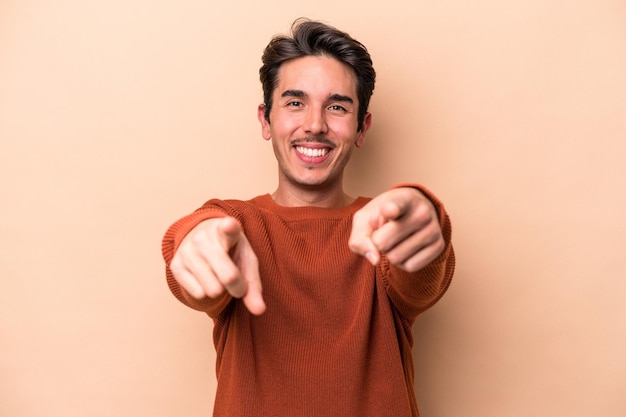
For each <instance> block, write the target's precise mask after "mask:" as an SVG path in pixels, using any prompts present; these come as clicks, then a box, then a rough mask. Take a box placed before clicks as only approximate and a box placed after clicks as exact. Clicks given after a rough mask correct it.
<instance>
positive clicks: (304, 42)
mask: <svg viewBox="0 0 626 417" xmlns="http://www.w3.org/2000/svg"><path fill="white" fill-rule="evenodd" d="M311 55H312V56H329V57H332V58H335V59H337V60H338V61H340V62H342V63H344V64H346V65H348V66H349V67H351V68H352V69H353V70H354V73H355V75H356V81H357V87H356V88H357V98H358V100H359V107H358V116H357V121H358V128H357V129H358V130H359V131H360V130H361V129H362V128H363V120H364V119H365V113H366V112H367V109H368V107H369V102H370V98H371V97H372V94H373V92H374V83H375V81H376V72H375V71H374V67H373V65H372V59H371V57H370V54H369V52H368V51H367V48H365V46H364V45H363V44H362V43H360V42H359V41H357V40H356V39H354V38H352V37H351V36H350V35H348V34H347V33H345V32H342V31H340V30H338V29H336V28H334V27H332V26H329V25H327V24H325V23H321V22H316V21H312V20H309V19H304V18H301V19H297V20H296V21H295V22H294V23H293V25H292V26H291V34H290V36H286V35H277V36H275V37H274V38H273V39H272V40H271V41H270V42H269V43H268V44H267V46H266V47H265V50H264V51H263V56H262V62H263V65H262V66H261V68H260V69H259V75H260V78H261V84H262V87H263V102H264V104H265V114H264V117H265V119H266V120H268V121H269V115H270V111H271V109H272V104H273V103H272V94H273V93H274V90H275V89H276V87H277V85H278V71H279V69H280V66H281V65H282V64H283V63H284V62H286V61H288V60H290V59H294V58H300V57H304V56H311Z"/></svg>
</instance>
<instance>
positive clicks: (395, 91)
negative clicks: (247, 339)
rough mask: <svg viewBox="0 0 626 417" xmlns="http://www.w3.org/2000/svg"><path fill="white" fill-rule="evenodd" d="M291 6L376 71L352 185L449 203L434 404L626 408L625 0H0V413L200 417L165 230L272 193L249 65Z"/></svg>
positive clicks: (423, 347) (433, 323)
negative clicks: (416, 186) (368, 125)
mask: <svg viewBox="0 0 626 417" xmlns="http://www.w3.org/2000/svg"><path fill="white" fill-rule="evenodd" d="M300 16H308V17H311V18H314V19H320V20H323V21H325V22H327V23H330V24H333V25H335V26H338V27H339V28H341V29H343V30H346V31H348V32H349V33H351V34H352V35H353V36H355V37H356V38H357V39H359V40H361V41H362V42H363V43H364V44H365V45H367V47H368V49H369V50H370V52H371V54H372V56H373V59H374V64H375V67H376V70H377V72H378V80H377V85H376V90H375V92H374V96H373V99H372V103H371V108H370V110H371V111H372V113H373V123H374V125H373V128H372V129H371V131H370V132H369V133H368V136H367V137H366V143H365V146H364V148H362V149H359V150H358V151H357V152H356V154H355V156H354V159H353V163H352V165H351V167H350V168H349V171H348V174H347V190H348V191H349V193H351V194H353V195H375V194H377V193H379V192H381V191H383V190H385V189H387V188H388V187H390V186H392V185H394V184H396V183H399V182H405V181H415V182H421V183H423V184H425V185H426V186H427V187H429V188H430V189H432V190H433V191H434V192H435V193H436V194H437V195H438V196H439V197H440V198H441V199H442V200H443V201H444V202H445V204H446V207H447V209H448V211H449V212H450V215H451V218H452V222H453V233H454V244H455V248H456V252H457V256H458V267H457V272H456V276H455V278H454V281H453V284H452V286H451V288H450V290H449V292H448V294H447V295H446V296H445V297H444V299H443V300H442V301H441V302H440V303H439V304H438V305H436V306H435V307H434V308H433V309H432V310H430V311H429V312H427V313H425V314H424V315H423V316H421V317H420V318H419V319H418V322H417V323H416V325H415V329H414V330H415V349H414V356H415V362H416V371H417V372H416V373H417V375H416V379H417V382H416V395H417V398H418V402H419V404H420V407H421V411H422V415H423V417H460V416H463V417H522V416H538V417H554V416H572V417H583V416H591V415H597V416H603V417H621V416H624V415H626V397H625V396H624V389H625V388H626V360H625V356H624V355H625V353H624V352H626V306H625V302H624V296H625V294H626V262H625V256H624V249H625V248H626V221H625V220H624V214H623V212H624V205H625V204H626V195H625V191H624V190H626V164H625V163H624V157H625V156H626V141H625V139H626V104H625V103H626V3H625V2H624V1H623V0H509V1H506V2H502V1H495V0H478V1H472V2H466V1H462V0H443V1H437V2H431V1H422V0H416V1H408V0H407V1H397V0H387V1H384V2H363V1H356V0H346V1H343V2H337V1H329V0H320V1H316V2H308V3H306V2H284V1H278V0H268V1H264V2H256V1H252V0H250V1H248V2H242V1H229V2H226V1H223V2H219V1H208V0H204V1H201V0H180V1H176V2H170V1H163V0H156V1H154V0H150V1H148V0H110V1H106V2H104V1H98V2H97V1H82V0H59V1H44V0H20V1H18V0H3V1H2V2H1V3H0V186H1V189H0V416H2V417H84V416H89V417H109V416H116V417H131V416H133V417H134V416H150V417H166V416H168V417H173V416H186V417H200V416H209V415H210V413H211V408H212V402H213V395H214V390H215V377H214V359H215V352H214V349H213V345H212V339H211V330H212V325H211V322H210V320H209V319H208V318H207V317H206V316H204V315H203V314H201V313H197V312H195V311H192V310H190V309H187V308H186V307H184V306H183V305H182V304H180V303H178V302H177V301H176V300H175V299H174V297H173V296H172V295H171V294H170V293H169V291H168V289H167V287H166V284H165V278H164V270H163V262H162V258H161V253H160V244H161V237H162V236H163V233H164V232H165V230H166V228H167V227H168V226H169V225H170V224H171V223H172V222H173V221H174V220H176V219H177V218H179V217H181V216H183V215H184V214H186V213H188V212H190V211H192V210H194V209H195V208H196V207H198V206H199V205H200V204H202V203H203V202H204V201H205V200H207V199H208V198H210V197H220V198H227V197H230V198H241V199H246V198H250V197H253V196H255V195H257V194H262V193H266V192H270V191H273V189H274V187H275V186H276V183H275V178H276V167H275V163H274V159H273V155H272V151H271V145H269V144H268V143H267V142H265V141H264V140H263V139H262V138H261V134H260V127H259V125H258V122H257V120H256V106H257V105H258V104H259V103H260V102H261V88H260V83H259V81H258V68H259V66H260V56H261V52H262V49H263V47H264V46H265V45H266V43H267V42H268V41H269V40H270V38H271V37H272V36H273V35H274V34H277V33H285V32H286V31H288V29H289V27H290V25H291V23H292V21H293V20H294V19H296V18H298V17H300Z"/></svg>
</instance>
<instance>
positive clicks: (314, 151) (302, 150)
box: [296, 146, 330, 158]
mask: <svg viewBox="0 0 626 417" xmlns="http://www.w3.org/2000/svg"><path fill="white" fill-rule="evenodd" d="M296 151H297V152H298V153H299V154H302V155H304V156H307V157H309V158H319V157H321V156H324V155H326V154H327V153H328V152H330V149H329V148H307V147H305V146H296Z"/></svg>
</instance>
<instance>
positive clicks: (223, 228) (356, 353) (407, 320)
mask: <svg viewBox="0 0 626 417" xmlns="http://www.w3.org/2000/svg"><path fill="white" fill-rule="evenodd" d="M260 78H261V82H262V85H263V91H264V103H263V104H261V105H260V106H259V107H258V119H259V121H260V123H261V132H262V136H263V138H264V139H265V140H269V141H272V145H273V150H274V154H275V156H276V159H277V161H278V187H277V189H276V190H275V191H274V192H273V193H272V194H265V195H261V196H259V197H256V198H254V199H252V200H249V201H239V200H225V201H224V200H210V201H208V202H207V203H205V204H204V205H203V206H202V207H201V208H199V209H198V210H196V211H195V212H194V213H192V214H190V215H188V216H187V217H184V218H182V219H180V220H179V221H177V222H176V223H174V224H173V225H172V226H171V227H170V228H169V230H168V231H167V233H166V235H165V237H164V240H163V255H164V258H165V260H166V263H167V268H166V274H167V281H168V284H169V286H170V289H171V290H172V292H173V294H174V295H175V296H176V297H177V298H178V299H179V300H180V301H182V302H183V303H185V304H186V305H188V306H190V307H192V308H194V309H197V310H200V311H204V312H206V313H207V314H208V315H209V316H210V317H211V318H212V319H213V322H214V334H213V336H214V343H215V348H216V351H217V366H216V373H217V381H218V384H217V392H216V399H215V405H214V416H217V417H220V416H229V417H235V416H246V417H250V416H262V417H266V416H307V417H308V416H334V417H336V416H356V417H367V416H376V417H381V416H393V417H404V416H407V417H408V416H417V415H418V410H417V404H416V401H415V396H414V394H413V362H412V358H411V347H412V344H413V341H412V335H411V327H412V324H413V322H414V320H415V318H416V317H417V316H418V314H420V313H421V312H423V311H425V310H426V309H428V308H429V307H431V306H432V305H433V304H434V303H435V302H436V301H437V300H439V298H440V297H441V296H442V295H443V293H444V292H445V291H446V289H447V288H448V285H449V283H450V280H451V278H452V273H453V270H454V253H453V249H452V245H451V242H450V235H451V226H450V222H449V219H448V216H447V214H446V212H445V210H444V207H443V205H442V204H441V203H440V202H439V201H438V200H437V198H436V197H435V196H433V195H432V194H431V193H430V192H429V191H427V190H426V189H425V188H423V187H422V186H420V185H416V184H407V185H402V186H396V187H394V188H392V189H391V190H388V191H386V192H384V193H382V194H380V195H379V196H377V197H376V198H373V199H370V198H365V197H358V198H353V197H350V196H349V195H347V194H346V193H345V192H344V189H343V171H344V167H345V166H346V164H347V163H348V161H349V159H350V155H351V153H352V150H353V149H354V148H355V147H356V148H358V147H360V146H362V145H363V143H364V139H365V134H366V132H367V131H368V129H369V128H370V125H371V123H372V117H371V114H370V113H369V112H368V111H367V109H368V105H369V99H370V97H371V95H372V92H373V89H374V79H375V72H374V69H373V67H372V61H371V59H370V56H369V54H368V52H367V50H366V49H365V47H364V46H363V45H362V44H360V43H359V42H357V41H356V40H354V39H353V38H351V37H350V36H349V35H348V34H346V33H343V32H341V31H339V30H337V29H335V28H332V27H330V26H327V25H324V24H322V23H319V22H313V21H308V20H299V21H296V22H295V23H294V26H293V27H292V34H291V36H279V37H276V38H274V39H273V40H272V41H271V42H270V43H269V44H268V46H267V47H266V49H265V51H264V54H263V66H262V67H261V70H260Z"/></svg>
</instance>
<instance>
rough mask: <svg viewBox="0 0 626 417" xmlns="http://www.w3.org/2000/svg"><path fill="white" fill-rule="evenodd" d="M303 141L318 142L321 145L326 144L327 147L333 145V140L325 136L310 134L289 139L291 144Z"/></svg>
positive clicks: (294, 144) (298, 143) (332, 146)
mask: <svg viewBox="0 0 626 417" xmlns="http://www.w3.org/2000/svg"><path fill="white" fill-rule="evenodd" d="M303 143H320V144H322V145H326V146H328V147H329V148H334V147H335V142H333V141H332V140H330V139H328V138H327V137H325V136H310V137H306V138H296V139H294V140H292V141H291V144H292V145H293V146H296V145H300V144H303Z"/></svg>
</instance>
